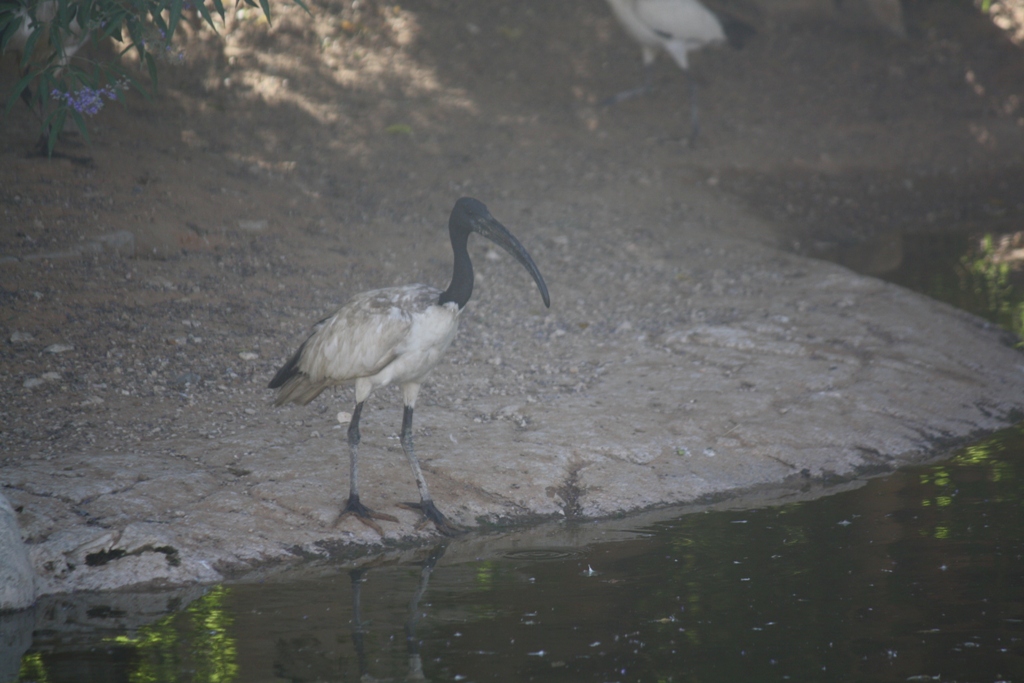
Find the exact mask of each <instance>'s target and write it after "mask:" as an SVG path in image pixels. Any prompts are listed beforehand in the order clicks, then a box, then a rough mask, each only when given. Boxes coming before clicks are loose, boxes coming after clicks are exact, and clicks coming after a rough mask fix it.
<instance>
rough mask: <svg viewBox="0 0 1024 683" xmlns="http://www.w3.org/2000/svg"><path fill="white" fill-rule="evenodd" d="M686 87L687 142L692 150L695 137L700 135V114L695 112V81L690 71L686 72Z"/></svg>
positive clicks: (695, 141)
mask: <svg viewBox="0 0 1024 683" xmlns="http://www.w3.org/2000/svg"><path fill="white" fill-rule="evenodd" d="M686 85H687V89H688V90H689V94H690V137H689V138H687V142H688V143H689V145H690V147H691V148H693V147H696V146H697V135H699V134H700V114H699V113H698V111H697V81H696V79H695V78H694V77H693V74H692V73H691V72H690V71H687V72H686Z"/></svg>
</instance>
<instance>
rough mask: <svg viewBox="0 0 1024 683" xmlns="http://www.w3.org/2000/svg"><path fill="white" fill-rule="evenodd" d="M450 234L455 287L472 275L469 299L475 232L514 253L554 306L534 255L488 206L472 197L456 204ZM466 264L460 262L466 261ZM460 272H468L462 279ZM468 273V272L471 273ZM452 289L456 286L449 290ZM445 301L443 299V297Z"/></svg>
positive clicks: (548, 305)
mask: <svg viewBox="0 0 1024 683" xmlns="http://www.w3.org/2000/svg"><path fill="white" fill-rule="evenodd" d="M448 231H449V233H450V234H451V238H452V248H453V249H454V250H455V262H456V274H455V277H454V278H453V280H452V286H453V287H454V286H455V284H456V280H459V279H462V280H464V279H465V278H466V275H468V290H465V293H464V294H463V295H462V296H464V298H465V300H468V299H469V296H468V294H469V293H471V292H472V291H473V280H472V278H473V268H472V264H470V263H469V255H468V253H467V252H466V240H467V238H468V237H469V233H471V232H475V233H477V234H480V235H483V236H484V237H486V238H487V239H489V240H491V241H492V242H494V243H495V244H497V245H498V246H499V247H501V248H502V249H504V250H505V251H507V252H508V253H510V254H512V256H514V257H515V259H516V260H517V261H519V263H521V264H522V265H523V267H524V268H526V270H527V271H528V272H529V273H530V275H531V276H533V280H534V282H536V283H537V289H539V290H540V295H541V297H543V299H544V305H545V306H547V307H550V306H551V298H550V297H549V296H548V286H547V284H545V283H544V278H543V277H541V274H540V270H538V269H537V265H536V264H535V263H534V262H533V259H532V258H531V257H530V254H529V253H528V252H527V251H526V249H525V248H524V247H523V245H522V244H520V243H519V240H517V239H516V238H515V237H514V236H513V235H512V233H510V232H509V231H508V229H507V228H506V227H505V226H504V225H502V224H501V223H499V222H498V220H497V219H496V218H495V217H494V216H492V215H491V212H490V211H488V210H487V207H486V206H484V203H483V202H481V201H480V200H479V199H473V198H472V197H462V198H461V199H459V200H458V201H457V202H455V207H454V208H452V214H451V216H450V217H449V219H448ZM463 259H464V263H463V264H462V265H460V263H462V262H463ZM460 269H461V270H462V272H463V273H464V274H463V275H462V277H461V278H460V272H459V271H460ZM467 271H468V272H467ZM466 284H467V283H465V282H462V283H461V286H462V287H463V288H465V287H466ZM449 289H450V290H451V289H452V287H449ZM442 298H443V297H442ZM451 300H454V301H459V298H453V299H451ZM463 305H465V301H462V302H461V303H460V307H461V306H463Z"/></svg>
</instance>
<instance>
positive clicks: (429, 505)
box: [399, 500, 466, 536]
mask: <svg viewBox="0 0 1024 683" xmlns="http://www.w3.org/2000/svg"><path fill="white" fill-rule="evenodd" d="M399 505H401V506H402V507H404V508H408V509H410V510H419V511H420V512H422V513H423V519H421V520H420V521H419V522H418V523H417V524H416V528H417V529H422V528H423V527H424V526H426V525H427V524H428V523H430V522H433V523H434V526H435V527H437V530H438V531H440V532H441V533H442V534H444V535H445V536H458V535H459V534H461V533H465V531H466V530H465V529H463V528H462V527H461V526H459V525H457V524H453V523H451V522H449V521H448V518H447V517H445V516H444V513H442V512H441V511H440V510H438V509H437V506H436V505H434V501H432V500H421V501H420V502H418V503H399Z"/></svg>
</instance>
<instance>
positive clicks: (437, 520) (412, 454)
mask: <svg viewBox="0 0 1024 683" xmlns="http://www.w3.org/2000/svg"><path fill="white" fill-rule="evenodd" d="M401 441H402V450H403V451H405V457H406V458H408V459H409V467H411V468H412V475H413V476H414V477H416V488H418V489H419V491H420V502H418V503H402V506H403V507H407V508H411V509H413V510H419V511H420V512H422V513H423V520H422V521H421V522H420V523H419V524H417V525H416V528H417V529H419V528H422V527H423V525H424V524H426V523H427V522H433V523H434V526H436V527H437V530H438V531H440V532H441V533H442V534H444V535H445V536H453V535H455V534H457V533H459V532H460V531H462V529H460V528H459V527H457V526H455V525H454V524H452V523H451V522H449V521H448V518H447V517H445V516H444V514H442V512H441V511H440V510H438V509H437V506H436V505H434V501H433V499H432V498H431V497H430V491H429V490H428V489H427V480H426V479H424V478H423V470H421V469H420V461H419V460H417V459H416V451H415V450H414V448H413V444H412V406H410V405H406V406H405V411H404V412H403V413H402V434H401Z"/></svg>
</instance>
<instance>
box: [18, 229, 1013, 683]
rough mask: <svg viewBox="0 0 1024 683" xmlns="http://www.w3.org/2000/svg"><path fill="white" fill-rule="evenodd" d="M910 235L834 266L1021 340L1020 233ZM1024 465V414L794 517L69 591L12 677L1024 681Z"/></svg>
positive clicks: (767, 512)
mask: <svg viewBox="0 0 1024 683" xmlns="http://www.w3.org/2000/svg"><path fill="white" fill-rule="evenodd" d="M1018 242H1020V244H1018ZM894 244H896V243H894V242H893V241H892V240H885V241H882V242H880V249H881V257H879V255H878V254H875V253H865V251H864V248H863V245H862V246H860V247H858V250H857V251H856V252H855V253H854V252H850V253H844V252H839V253H837V254H836V255H835V256H836V260H839V261H840V262H843V263H846V264H847V265H851V266H854V267H856V263H863V264H868V266H870V268H876V266H877V265H878V264H879V263H882V262H885V263H890V262H892V263H898V264H899V267H898V268H895V269H887V270H886V271H885V272H875V273H874V274H878V275H881V276H882V277H884V278H886V279H888V280H891V281H893V282H896V283H898V284H902V285H905V286H909V287H911V288H913V289H917V290H918V291H922V292H924V293H927V294H930V295H931V296H934V297H936V298H939V299H942V300H945V301H947V302H949V303H952V304H954V305H958V306H960V307H962V308H965V309H967V310H971V311H973V312H975V313H977V314H979V315H983V316H985V317H987V318H989V319H990V320H992V321H993V322H994V323H997V324H1000V325H1002V326H1004V327H1006V328H1007V329H1010V330H1012V331H1015V332H1017V333H1018V334H1019V333H1021V332H1024V294H1022V292H1024V287H1022V286H1021V282H1020V281H1019V279H1020V271H1019V270H1015V268H1014V265H1015V261H1013V260H1012V258H1011V259H1008V258H1007V257H1008V256H1013V255H1014V254H1015V253H1016V252H1015V251H1014V250H1016V249H1022V248H1024V235H1010V236H1009V238H1007V237H998V236H995V237H993V238H991V239H989V240H988V241H986V240H984V239H979V237H978V236H977V235H973V234H972V235H967V234H966V233H955V234H954V233H951V234H948V235H944V236H943V235H935V234H934V233H932V234H927V235H917V236H915V235H913V234H908V235H902V236H900V237H899V240H898V244H897V246H896V251H895V252H894V251H893V249H894V246H893V245H894ZM894 253H895V255H896V256H897V257H898V258H894V257H893V255H894ZM1018 255H1024V251H1021V252H1020V254H1018ZM867 270H869V269H868V268H866V271H867ZM876 270H878V269H877V268H876ZM1022 468H1024V424H1021V425H1018V426H1017V427H1015V428H1012V429H1008V430H1005V431H1004V432H1001V433H999V434H997V435H995V436H993V437H991V438H989V439H985V440H983V441H981V442H979V443H976V444H974V445H972V446H970V447H967V448H964V449H963V450H961V451H959V452H958V453H956V454H955V455H954V456H953V457H952V458H951V459H949V460H947V461H945V462H942V463H939V464H935V465H929V466H923V467H917V468H912V469H907V470H903V471H900V472H897V473H895V474H893V475H890V476H888V477H885V478H880V479H874V480H871V481H868V482H866V483H864V482H856V483H854V484H847V485H844V486H845V488H848V489H851V490H847V491H845V492H842V493H837V494H836V495H833V496H829V497H826V498H819V499H817V500H812V501H806V502H799V503H792V504H789V505H784V506H779V507H773V508H765V509H749V510H736V509H733V510H729V509H718V510H705V511H701V512H697V513H694V512H693V511H692V510H690V511H687V512H689V514H682V512H683V511H660V512H656V513H652V514H648V515H646V516H641V517H634V518H630V519H626V520H617V521H612V522H602V523H575V524H573V523H560V524H555V523H551V524H548V525H544V526H541V527H537V528H534V529H528V530H522V531H518V532H515V533H512V534H506V535H492V536H477V535H471V536H468V537H464V538H461V539H457V540H455V541H453V542H451V543H450V544H448V545H445V546H435V547H431V548H420V549H406V550H394V551H391V552H389V553H387V554H384V555H381V556H379V557H377V558H371V559H366V560H363V561H361V562H359V563H349V564H340V563H339V564H335V565H332V564H320V565H314V566H308V567H306V568H304V570H303V574H302V575H301V576H293V577H291V578H290V579H288V580H282V579H280V578H279V579H275V580H274V581H273V582H265V583H233V584H224V585H220V586H216V587H212V588H209V587H205V588H202V587H194V588H191V589H184V590H178V591H169V592H165V593H150V594H131V593H117V594H106V595H77V596H73V597H66V598H60V597H49V598H46V599H44V600H43V601H41V602H40V604H39V605H37V606H36V608H35V609H34V610H33V611H30V612H25V613H20V614H17V615H7V616H0V683H6V681H7V680H16V681H23V682H28V681H48V682H57V681H76V682H92V681H145V682H147V683H159V682H162V681H195V682H197V683H206V682H210V683H230V682H231V681H246V682H248V681H368V680H397V681H401V680H436V681H517V682H518V681H596V682H605V681H694V682H696V681H700V682H701V683H714V682H715V681H723V682H726V681H727V682H729V683H735V682H736V681H787V680H792V681H873V682H874V681H879V682H884V681H983V682H997V681H1024V508H1022V503H1021V501H1022V500H1024V477H1022V476H1021V475H1022ZM861 484H863V485H861Z"/></svg>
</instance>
